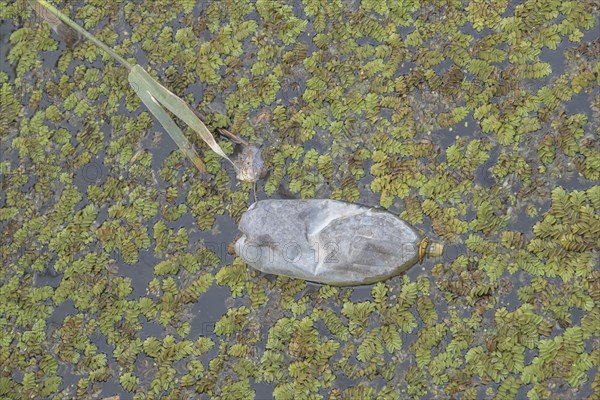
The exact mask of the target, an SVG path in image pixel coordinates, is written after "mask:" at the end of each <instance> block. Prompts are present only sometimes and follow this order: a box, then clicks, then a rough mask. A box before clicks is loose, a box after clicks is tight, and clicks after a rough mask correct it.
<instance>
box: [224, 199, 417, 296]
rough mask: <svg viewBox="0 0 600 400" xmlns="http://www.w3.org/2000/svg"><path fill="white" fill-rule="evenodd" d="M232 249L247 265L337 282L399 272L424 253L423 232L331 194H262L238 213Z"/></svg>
mask: <svg viewBox="0 0 600 400" xmlns="http://www.w3.org/2000/svg"><path fill="white" fill-rule="evenodd" d="M239 229H240V230H241V231H242V233H243V236H242V237H241V238H240V239H239V240H238V241H237V242H236V245H235V251H236V253H237V254H238V256H239V257H241V258H242V259H243V260H244V261H245V262H246V263H247V264H248V265H250V266H252V267H254V268H256V269H258V270H260V271H262V272H264V273H268V274H276V275H284V276H288V277H291V278H299V279H304V280H307V281H313V282H319V283H324V284H329V285H336V286H350V285H365V284H370V283H374V282H378V281H382V280H385V279H387V278H389V277H392V276H394V275H397V274H400V273H402V272H404V271H406V270H407V269H409V268H410V267H411V266H413V265H414V264H415V263H417V261H419V259H420V258H422V257H423V255H424V252H425V249H424V248H423V247H424V246H423V245H424V244H425V245H426V243H427V242H426V240H424V239H423V238H422V237H421V235H419V233H418V232H417V231H416V230H415V229H414V228H413V227H411V226H410V225H409V224H407V223H406V222H404V221H402V220H401V219H400V218H398V217H397V216H395V215H393V214H391V213H389V212H387V211H383V210H379V209H375V208H371V207H366V206H361V205H356V204H350V203H345V202H342V201H335V200H262V201H258V202H256V203H254V204H253V205H251V206H250V208H249V209H248V211H246V212H245V213H244V215H242V218H241V220H240V223H239Z"/></svg>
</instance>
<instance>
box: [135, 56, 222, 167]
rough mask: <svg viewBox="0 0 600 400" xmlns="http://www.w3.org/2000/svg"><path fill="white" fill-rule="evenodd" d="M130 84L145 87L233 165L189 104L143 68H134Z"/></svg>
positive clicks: (136, 66) (137, 66)
mask: <svg viewBox="0 0 600 400" xmlns="http://www.w3.org/2000/svg"><path fill="white" fill-rule="evenodd" d="M129 82H135V83H136V84H137V85H139V87H140V89H141V88H142V87H143V88H144V90H147V91H148V92H149V93H151V94H152V97H154V98H155V99H156V100H157V101H158V103H160V105H162V106H164V107H166V108H167V110H169V111H171V112H172V113H173V114H175V115H176V116H177V118H179V119H181V120H182V121H183V122H185V123H186V124H187V125H188V126H189V127H190V128H192V129H193V130H194V131H196V132H197V133H198V135H200V137H201V138H202V140H204V141H205V142H206V144H208V145H209V146H210V148H211V149H212V150H213V151H214V152H215V153H217V154H218V155H220V156H221V157H223V158H225V159H226V160H227V161H229V162H230V163H231V164H233V162H232V161H231V160H230V159H229V157H227V155H226V154H225V152H223V149H221V146H219V144H218V143H217V142H216V141H215V138H214V137H213V135H212V134H211V133H210V131H209V130H208V128H207V127H206V125H204V123H203V122H202V121H200V119H199V118H198V117H197V116H196V114H195V113H194V112H193V111H192V109H191V108H190V107H189V106H188V104H187V103H186V102H185V101H183V100H181V99H180V98H179V97H178V96H176V95H174V94H173V93H172V92H171V91H170V90H169V89H167V88H166V87H164V86H163V85H161V84H160V83H158V82H157V81H156V80H155V79H154V78H152V76H150V74H148V73H147V72H146V71H145V70H144V69H143V68H142V67H140V66H139V65H134V66H133V68H132V69H131V71H130V72H129ZM134 89H135V87H134Z"/></svg>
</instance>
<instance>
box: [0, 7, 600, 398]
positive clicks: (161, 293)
mask: <svg viewBox="0 0 600 400" xmlns="http://www.w3.org/2000/svg"><path fill="white" fill-rule="evenodd" d="M58 7H61V8H62V10H63V11H64V12H65V13H67V14H68V15H70V17H71V18H73V19H75V20H77V22H78V23H80V24H81V25H82V26H85V27H86V28H87V29H89V30H90V31H91V32H93V33H94V34H95V35H96V36H97V37H99V38H100V39H101V40H103V41H104V42H106V43H108V44H109V45H110V46H111V47H113V48H114V50H115V51H116V52H117V53H118V54H120V55H122V56H123V57H125V58H127V59H129V61H133V58H134V57H136V58H137V57H139V56H141V54H143V55H144V57H143V60H146V61H145V62H146V63H147V65H144V66H145V68H146V67H147V68H148V70H149V71H153V72H152V73H153V74H154V75H155V76H156V77H157V79H159V80H160V81H161V82H162V83H163V84H164V85H165V86H166V87H168V88H169V89H170V90H172V91H173V92H174V93H177V94H178V95H180V96H182V97H185V99H186V101H187V102H188V103H189V104H191V105H193V106H194V107H195V108H196V109H197V110H198V111H199V112H200V113H201V114H203V115H204V116H205V121H206V123H207V125H208V126H209V128H210V129H211V131H215V132H216V131H217V128H227V129H228V130H229V131H231V132H233V133H235V134H237V135H240V136H242V137H243V138H244V140H248V141H249V142H250V143H252V144H257V145H260V144H264V145H265V146H264V149H263V150H264V152H263V158H264V160H265V163H266V165H267V169H268V175H267V176H266V177H265V179H264V180H261V181H259V182H258V185H257V189H258V197H259V198H264V197H296V198H313V197H317V198H333V199H341V200H346V201H350V202H357V203H362V204H368V205H372V206H374V205H380V206H382V207H384V208H387V209H389V210H391V211H393V212H396V213H398V214H400V215H401V217H402V218H404V219H406V220H408V221H409V222H411V223H412V224H414V225H416V227H417V228H419V229H422V230H424V231H425V234H426V235H427V236H429V237H430V238H431V239H432V240H436V241H437V240H439V241H443V242H445V243H444V244H445V245H446V250H445V252H444V254H443V255H442V256H441V257H440V258H437V259H435V260H433V261H432V262H431V263H430V262H429V261H428V260H426V261H425V262H424V263H423V265H422V266H415V268H413V269H411V270H410V271H409V272H408V273H407V274H405V275H403V276H401V277H396V278H393V279H390V280H388V281H386V282H382V283H379V284H377V285H373V286H372V287H369V288H345V289H342V288H333V287H329V286H320V287H315V286H314V285H312V284H307V283H306V282H303V281H300V280H291V279H287V278H282V277H279V278H274V277H272V276H265V275H263V274H261V273H259V272H257V271H254V270H252V269H249V268H248V266H246V265H245V264H244V263H243V262H242V261H241V260H240V259H239V258H237V257H235V256H233V248H232V246H231V244H232V243H233V242H234V241H235V239H236V237H235V236H236V233H235V229H234V223H235V222H236V221H238V220H239V218H240V217H241V215H242V213H243V212H244V211H245V210H246V208H247V207H248V205H249V204H250V203H251V199H252V196H253V194H252V193H251V191H252V190H253V187H252V185H247V184H240V185H238V184H236V183H235V180H232V177H233V176H234V175H232V172H233V171H228V170H227V169H226V166H225V165H223V164H222V163H221V160H220V159H219V158H218V157H216V156H215V155H214V154H212V153H211V151H210V150H209V148H208V147H207V146H206V145H205V144H204V143H202V142H201V141H199V140H196V139H195V138H193V136H191V135H190V139H191V140H192V141H193V142H194V146H195V147H196V150H197V151H198V153H199V154H200V156H201V157H202V159H203V160H205V161H206V166H207V173H206V174H204V175H200V174H198V173H197V171H195V170H194V169H193V168H192V165H190V164H189V162H188V161H187V160H186V159H185V157H183V156H182V154H181V153H180V152H179V151H176V149H175V148H170V147H168V146H169V144H168V143H167V141H166V140H164V138H163V132H162V130H161V129H160V126H159V125H156V124H155V123H154V122H155V121H154V120H153V118H152V116H151V115H149V114H148V113H147V112H146V111H144V110H143V107H142V108H140V107H141V104H140V101H139V98H138V97H137V95H136V94H135V92H134V91H133V90H131V89H130V88H129V87H128V85H127V80H126V71H123V70H121V69H120V68H118V67H117V66H115V65H113V64H112V61H111V60H109V59H108V58H106V57H105V56H104V55H103V54H102V53H101V52H100V51H99V50H98V49H97V48H96V47H95V46H93V45H92V44H90V43H85V42H78V43H70V44H68V43H63V39H62V38H63V35H61V34H60V32H59V33H58V34H56V33H55V31H54V30H53V28H52V27H49V26H48V25H47V24H46V23H39V22H40V21H35V20H34V18H33V17H32V16H30V14H31V12H30V10H28V9H27V7H26V2H24V1H16V2H7V1H1V0H0V9H2V13H3V14H2V15H3V18H6V20H7V21H10V22H11V23H12V25H10V24H9V25H7V26H9V30H10V32H8V34H9V41H10V44H11V47H10V49H9V50H8V53H7V61H8V63H9V64H8V65H9V68H8V69H7V70H5V71H0V85H1V86H0V100H1V101H0V136H1V137H2V143H1V146H2V154H3V157H2V159H1V160H0V172H1V173H2V179H1V180H0V184H1V186H2V196H3V197H2V204H0V221H1V222H2V224H3V229H2V232H1V233H0V258H1V259H2V266H1V268H0V298H2V300H3V301H2V302H1V304H0V328H2V329H1V331H2V336H1V337H0V360H1V362H0V397H2V396H4V397H7V396H10V395H11V394H15V393H18V394H19V395H21V396H23V397H29V398H57V399H61V398H65V399H66V398H88V397H90V396H99V397H108V396H110V395H113V394H114V393H107V392H106V387H108V385H109V384H113V383H116V384H117V385H120V388H121V389H122V391H121V393H120V395H121V398H126V397H131V398H134V399H153V398H195V397H203V396H204V397H211V398H212V397H214V398H223V399H237V398H239V399H247V398H258V397H259V393H262V394H264V391H265V390H268V389H265V388H270V389H271V390H272V393H269V395H272V397H274V398H276V399H293V398H314V399H317V398H332V399H336V398H340V399H342V398H355V399H366V398H370V399H395V398H421V397H436V398H437V397H447V398H473V399H475V398H481V397H484V396H485V397H489V398H520V397H523V396H527V397H528V398H532V399H535V398H553V397H572V398H580V397H586V396H588V397H594V396H595V395H596V394H597V393H598V390H599V388H600V383H599V382H600V381H599V378H598V374H597V373H596V369H597V368H598V361H597V360H598V359H600V357H599V354H600V350H599V348H598V344H597V342H598V337H599V336H600V332H599V328H598V327H599V326H600V313H599V312H598V303H599V302H600V273H599V272H598V267H597V266H598V252H599V251H600V242H598V237H599V236H600V234H599V233H600V231H599V229H600V222H599V220H598V215H599V210H600V200H599V199H600V189H599V188H600V186H598V185H597V181H598V179H600V157H599V154H600V149H599V147H598V132H599V131H598V122H597V121H598V113H599V112H600V95H599V94H598V85H600V80H599V79H600V78H599V72H600V63H598V61H597V60H598V50H597V47H598V46H597V40H596V39H595V38H593V33H591V32H593V29H597V21H598V6H597V4H596V3H595V2H593V1H588V0H585V1H566V2H561V1H557V0H544V1H534V0H523V1H520V2H516V3H514V2H512V3H511V2H507V1H504V0H493V1H479V0H475V1H467V2H462V3H461V2H440V1H434V2H427V3H425V2H418V1H401V2H398V1H381V0H369V1H366V0H365V1H358V2H355V4H353V5H349V3H347V2H343V1H329V2H326V1H321V0H303V1H299V2H283V3H278V2H274V1H270V0H265V1H253V2H250V1H242V2H240V1H233V0H225V1H220V2H213V1H209V2H200V3H198V2H194V1H189V0H178V1H172V2H168V4H167V3H166V2H164V1H156V2H148V1H143V2H137V3H136V4H133V3H131V4H123V3H118V2H115V3H114V4H110V5H108V4H104V5H102V6H101V5H99V4H98V3H97V2H94V1H83V2H80V3H78V4H77V5H76V6H75V5H72V4H69V2H66V3H64V5H63V4H59V5H58ZM590 35H592V36H590ZM590 38H591V39H590ZM56 49H59V52H58V53H55V54H56V55H57V56H58V58H57V59H56V63H55V65H54V64H52V63H50V64H49V63H48V62H47V60H51V59H54V58H52V57H53V54H52V53H50V52H51V51H54V50H56ZM47 56H50V58H47ZM555 59H560V60H564V63H560V65H558V64H555V62H554V61H553V60H555ZM137 62H142V59H138V60H137ZM582 104H583V105H582ZM585 105H589V107H586V106H585ZM574 107H575V108H574ZM582 107H583V108H582ZM574 110H576V111H574ZM188 133H190V132H188ZM218 139H219V138H218ZM219 145H220V146H222V148H223V149H224V151H225V152H226V153H227V154H228V155H231V156H235V154H236V153H237V152H238V151H239V147H236V146H234V145H233V144H232V143H230V142H228V141H226V140H220V139H219ZM436 237H437V239H436ZM432 264H435V265H432ZM515 294H516V296H515ZM212 296H215V298H218V299H220V300H219V301H214V298H213V297H212ZM221 299H225V300H224V301H222V300H221ZM65 310H66V312H65ZM65 314H66V315H65ZM61 316H62V317H61ZM102 343H104V344H108V346H109V347H108V348H107V347H106V346H104V345H102ZM64 371H72V374H75V375H77V379H78V380H77V384H76V385H70V386H67V384H66V383H65V382H68V381H69V380H68V379H69V378H68V376H67V373H65V372H64ZM594 375H596V376H594ZM69 382H70V381H69ZM255 382H260V385H261V386H262V387H261V391H260V392H259V390H258V389H257V388H256V387H255ZM365 382H376V384H375V385H366V384H365ZM111 387H112V386H111Z"/></svg>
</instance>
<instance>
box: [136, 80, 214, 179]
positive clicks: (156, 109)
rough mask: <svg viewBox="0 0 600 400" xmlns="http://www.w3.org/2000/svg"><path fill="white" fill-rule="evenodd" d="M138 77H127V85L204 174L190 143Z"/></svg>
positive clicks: (203, 166)
mask: <svg viewBox="0 0 600 400" xmlns="http://www.w3.org/2000/svg"><path fill="white" fill-rule="evenodd" d="M137 77H138V75H132V74H130V75H129V84H130V85H131V86H132V87H133V89H134V90H135V91H136V93H137V95H138V96H139V97H140V99H142V102H143V103H144V104H145V105H146V107H148V110H150V112H151V113H152V114H153V115H154V117H156V119H157V120H158V122H160V124H161V125H162V126H163V127H164V128H165V130H166V131H167V133H168V134H169V136H171V138H172V139H173V141H174V142H175V143H176V144H177V146H179V149H180V150H181V151H182V152H183V153H184V154H185V155H186V156H187V157H188V158H189V159H190V160H191V161H192V162H193V163H194V165H195V166H196V168H198V170H199V171H200V172H206V166H205V165H204V162H203V161H202V160H201V159H200V156H198V153H196V150H194V148H193V147H192V145H191V143H190V142H189V141H188V140H187V138H186V137H185V135H184V134H183V132H182V131H181V129H179V127H178V126H177V124H175V121H173V120H172V119H171V117H170V116H169V114H167V112H166V111H165V110H164V108H162V107H161V105H160V104H159V103H158V101H156V99H155V98H154V97H153V96H152V94H151V93H150V92H149V90H148V88H147V87H146V86H145V82H144V81H140V80H137V79H136V78H137Z"/></svg>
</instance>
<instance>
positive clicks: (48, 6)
mask: <svg viewBox="0 0 600 400" xmlns="http://www.w3.org/2000/svg"><path fill="white" fill-rule="evenodd" d="M31 1H34V2H36V3H38V4H39V5H40V6H42V7H44V8H45V9H46V10H48V11H50V12H51V13H52V14H54V15H55V16H56V17H57V18H59V19H60V20H61V21H62V22H64V23H65V24H67V25H68V26H70V27H71V28H73V29H74V30H75V31H77V32H78V33H79V34H81V35H82V36H84V37H85V38H86V39H88V40H91V41H92V43H94V44H95V45H96V46H98V47H100V48H101V49H102V50H104V51H105V52H106V53H108V55H110V56H111V57H112V58H114V59H115V60H116V61H118V62H119V63H120V64H121V65H122V66H124V67H125V68H127V70H128V71H131V68H133V66H132V65H131V64H129V63H128V62H127V60H125V59H124V58H123V57H121V56H120V55H118V54H117V53H115V52H114V51H112V50H111V48H110V47H108V46H107V45H105V44H104V43H102V42H101V41H100V40H98V39H97V38H96V37H95V36H94V35H92V34H91V33H89V32H88V31H86V30H85V29H83V28H82V27H81V26H79V25H77V23H75V21H73V20H72V19H70V18H69V17H67V16H66V15H64V14H63V13H61V12H60V11H59V10H57V9H56V8H54V6H53V5H52V4H50V3H48V2H47V1H46V0H30V2H31ZM34 9H35V8H34Z"/></svg>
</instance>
